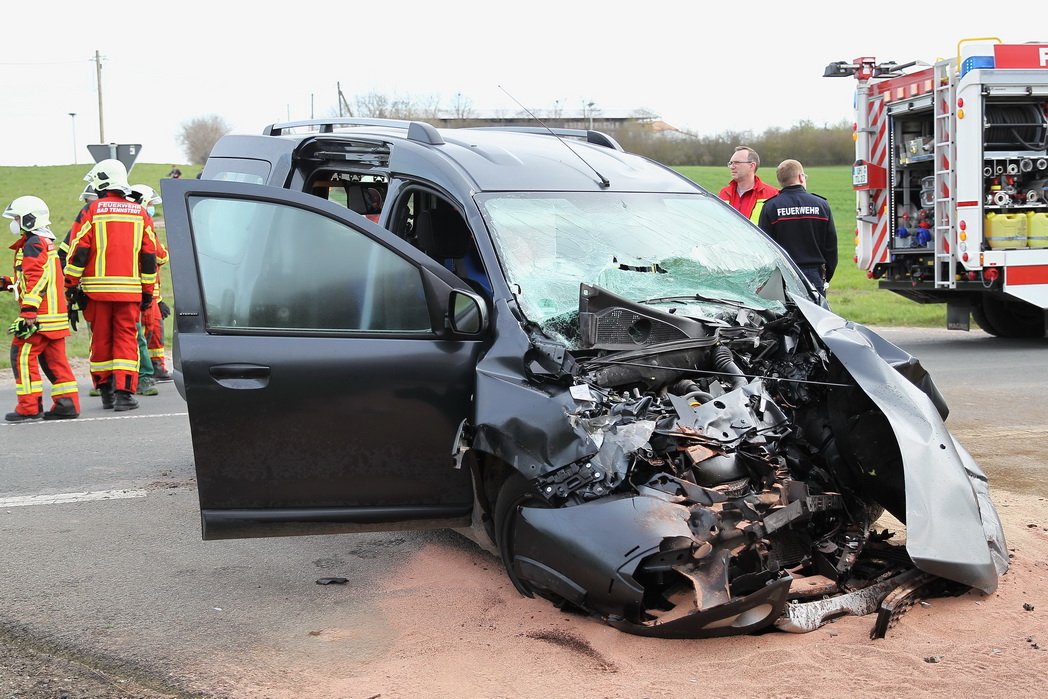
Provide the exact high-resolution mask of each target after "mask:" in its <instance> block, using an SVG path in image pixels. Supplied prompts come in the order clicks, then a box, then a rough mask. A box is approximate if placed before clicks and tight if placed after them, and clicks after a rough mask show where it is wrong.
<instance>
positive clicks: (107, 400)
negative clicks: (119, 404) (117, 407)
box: [97, 379, 114, 410]
mask: <svg viewBox="0 0 1048 699" xmlns="http://www.w3.org/2000/svg"><path fill="white" fill-rule="evenodd" d="M97 388H98V395H99V396H101V397H102V407H103V408H104V409H106V410H112V409H113V402H114V398H113V380H112V379H110V380H109V381H107V382H106V383H104V384H100V385H99V386H98V387H97Z"/></svg>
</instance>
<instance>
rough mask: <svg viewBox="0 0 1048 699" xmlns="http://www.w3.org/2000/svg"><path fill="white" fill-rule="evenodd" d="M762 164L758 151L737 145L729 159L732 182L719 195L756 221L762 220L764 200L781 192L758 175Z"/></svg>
mask: <svg viewBox="0 0 1048 699" xmlns="http://www.w3.org/2000/svg"><path fill="white" fill-rule="evenodd" d="M760 166H761V159H760V157H759V156H758V155H757V151H755V150H753V149H752V148H750V147H749V146H736V147H735V152H734V153H733V154H732V156H731V158H730V159H729V160H728V169H729V170H730V171H731V182H729V183H728V184H727V185H726V186H725V187H724V188H723V189H722V190H721V191H720V194H719V195H718V196H720V198H721V199H723V200H724V201H726V202H728V203H729V204H731V205H732V207H733V208H734V209H736V210H737V211H738V212H739V213H741V214H742V215H743V216H745V217H746V218H748V219H750V220H751V221H753V222H754V223H757V221H758V220H760V215H761V209H762V208H764V202H766V201H767V200H768V199H770V198H771V197H774V196H775V195H776V194H778V193H779V190H778V189H776V188H775V187H772V186H771V185H770V184H765V183H764V182H762V181H761V178H759V177H757V168H759V167H760Z"/></svg>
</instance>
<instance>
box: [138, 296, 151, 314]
mask: <svg viewBox="0 0 1048 699" xmlns="http://www.w3.org/2000/svg"><path fill="white" fill-rule="evenodd" d="M152 303H153V295H152V294H147V293H146V292H144V291H143V292H142V303H140V304H138V307H139V308H141V309H142V310H143V311H144V310H146V309H148V308H149V306H150V305H151V304H152Z"/></svg>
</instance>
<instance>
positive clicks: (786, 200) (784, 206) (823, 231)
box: [759, 160, 837, 296]
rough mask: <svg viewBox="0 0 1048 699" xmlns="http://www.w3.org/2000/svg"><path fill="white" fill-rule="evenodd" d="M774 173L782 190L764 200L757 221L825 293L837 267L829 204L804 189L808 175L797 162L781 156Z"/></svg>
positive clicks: (835, 236)
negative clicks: (781, 158)
mask: <svg viewBox="0 0 1048 699" xmlns="http://www.w3.org/2000/svg"><path fill="white" fill-rule="evenodd" d="M775 176H776V178H778V180H779V185H780V186H781V187H782V191H781V192H779V194H777V195H776V196H774V197H772V198H771V199H769V200H768V201H767V202H765V204H764V210H763V211H762V212H761V215H760V221H759V225H760V227H761V229H763V230H764V232H765V233H767V234H768V235H770V236H771V237H772V239H773V240H774V241H775V242H776V243H778V244H779V245H781V246H782V248H783V249H784V250H785V251H786V252H787V253H789V255H790V257H791V258H793V261H794V262H796V263H797V266H798V267H800V268H801V272H803V273H804V276H805V277H807V278H808V280H809V281H810V282H811V283H812V284H813V285H814V286H815V288H816V290H818V292H819V293H820V294H822V295H823V296H825V295H826V285H827V284H828V283H829V281H830V279H832V278H833V272H834V270H836V269H837V229H836V227H835V226H834V225H833V214H832V213H831V212H830V204H829V202H827V201H826V200H825V199H823V198H822V197H820V196H819V195H818V194H812V193H811V192H809V191H807V190H806V189H805V185H806V184H807V182H808V176H807V175H806V174H804V166H803V165H801V164H800V162H798V161H796V160H783V161H782V162H781V163H779V167H778V168H776V170H775Z"/></svg>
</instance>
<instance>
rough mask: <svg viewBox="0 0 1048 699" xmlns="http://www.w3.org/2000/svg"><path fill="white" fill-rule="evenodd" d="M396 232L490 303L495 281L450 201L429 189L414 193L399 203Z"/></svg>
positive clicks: (471, 233)
mask: <svg viewBox="0 0 1048 699" xmlns="http://www.w3.org/2000/svg"><path fill="white" fill-rule="evenodd" d="M393 227H394V230H395V232H396V233H397V234H398V235H400V236H401V237H403V238H405V239H407V240H408V241H410V242H411V243H412V244H413V245H414V246H415V247H417V248H418V249H419V250H421V251H422V252H424V253H426V254H427V255H429V256H430V257H431V258H433V259H434V260H436V261H437V262H440V263H441V264H443V265H444V266H445V267H446V268H447V269H449V270H451V271H452V272H454V273H455V274H456V275H457V276H458V277H459V278H460V279H462V280H463V281H465V282H466V283H467V284H469V286H470V287H471V288H472V289H473V290H474V291H476V292H478V293H480V294H481V295H482V296H483V297H484V298H486V299H488V300H490V299H491V294H492V287H491V281H490V279H489V278H488V275H487V272H486V271H485V270H484V265H483V264H482V263H481V260H480V252H479V251H478V249H477V244H476V240H475V239H474V237H473V232H472V231H471V230H470V228H469V225H468V224H467V223H466V219H465V218H464V217H463V216H462V214H461V213H460V212H459V211H458V209H457V208H456V207H454V206H453V205H452V204H451V203H450V202H448V201H446V200H444V199H443V198H441V197H438V196H436V195H434V194H432V193H430V192H427V191H425V190H414V191H411V192H410V193H409V194H408V195H407V196H405V197H403V198H402V199H401V201H400V203H399V204H398V207H397V211H396V213H395V214H394V217H393Z"/></svg>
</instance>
